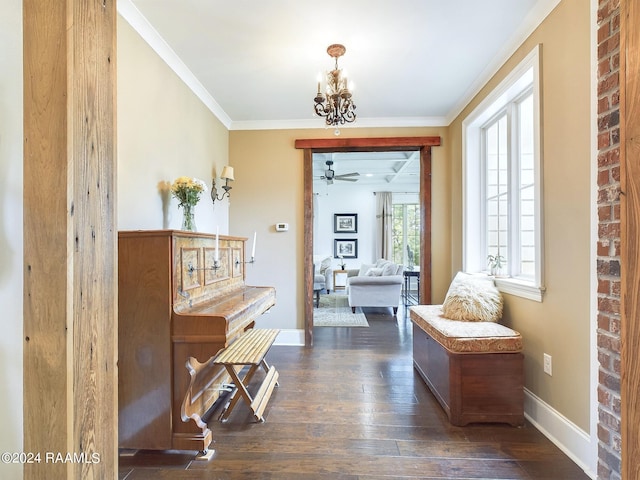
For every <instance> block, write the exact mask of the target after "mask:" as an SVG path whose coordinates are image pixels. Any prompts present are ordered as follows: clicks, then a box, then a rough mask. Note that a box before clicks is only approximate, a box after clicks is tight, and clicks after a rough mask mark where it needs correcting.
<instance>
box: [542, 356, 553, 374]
mask: <svg viewBox="0 0 640 480" xmlns="http://www.w3.org/2000/svg"><path fill="white" fill-rule="evenodd" d="M543 358H544V362H543V368H544V373H546V374H547V375H549V376H551V372H552V370H551V355H549V354H548V353H545V354H544V357H543Z"/></svg>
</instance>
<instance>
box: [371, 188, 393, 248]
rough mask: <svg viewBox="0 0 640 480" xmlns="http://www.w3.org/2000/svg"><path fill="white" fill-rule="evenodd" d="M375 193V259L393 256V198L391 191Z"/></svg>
mask: <svg viewBox="0 0 640 480" xmlns="http://www.w3.org/2000/svg"><path fill="white" fill-rule="evenodd" d="M375 195H376V259H377V258H385V259H387V260H390V259H391V258H393V246H392V241H393V221H392V220H393V201H392V200H393V198H392V193H391V192H375Z"/></svg>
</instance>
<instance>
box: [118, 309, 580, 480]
mask: <svg viewBox="0 0 640 480" xmlns="http://www.w3.org/2000/svg"><path fill="white" fill-rule="evenodd" d="M365 313H366V314H367V319H368V321H369V324H370V327H369V328H363V327H356V328H329V327H316V329H315V331H314V340H315V346H314V347H313V348H310V349H307V348H304V347H285V346H274V347H273V348H272V349H271V351H270V352H269V355H268V357H267V361H269V363H270V364H272V365H274V366H276V368H277V369H278V371H279V372H280V380H279V383H280V387H279V388H277V389H276V391H275V392H274V394H273V396H272V397H271V400H270V402H269V406H268V407H267V410H266V412H265V418H266V422H265V423H253V420H252V416H251V414H250V412H249V409H248V408H247V407H246V405H244V403H242V402H241V403H240V404H239V405H238V406H237V408H236V409H235V411H234V412H233V413H232V415H231V417H230V418H229V421H228V422H227V423H224V424H221V423H218V422H217V421H212V422H210V426H211V425H212V430H213V436H214V441H215V443H214V444H213V445H212V448H214V449H215V454H214V456H213V458H212V459H211V460H210V461H208V462H207V461H202V460H194V456H195V452H173V451H172V452H148V451H139V452H136V453H135V454H134V455H121V456H120V471H119V478H120V479H127V480H138V479H274V480H294V479H295V480H298V479H304V480H316V479H317V480H329V479H331V480H381V479H398V480H400V479H418V478H420V479H472V478H474V479H477V478H483V479H546V480H552V479H558V480H570V479H576V480H577V479H588V478H589V477H588V476H587V475H586V474H585V473H584V472H583V471H582V470H581V469H580V468H579V467H578V466H576V465H575V464H574V463H573V462H572V461H571V460H569V458H568V457H566V456H565V455H564V454H563V453H562V452H561V451H560V450H559V449H558V448H557V447H555V446H554V445H553V444H552V443H551V442H550V441H549V440H547V439H546V438H545V437H544V436H543V435H542V434H541V433H540V432H539V431H538V430H536V429H535V428H534V427H532V426H531V425H530V424H529V423H527V424H526V425H525V426H524V427H522V428H514V427H511V426H508V425H497V424H495V425H494V424H490V425H469V426H466V427H453V426H451V425H450V424H449V422H448V420H447V417H446V415H445V414H444V412H443V410H442V408H441V407H440V405H439V404H438V403H437V402H436V400H435V399H434V397H433V396H432V395H431V393H430V392H429V390H428V389H427V387H426V386H425V384H424V383H423V381H422V379H421V378H420V377H419V376H418V375H417V373H416V372H415V371H414V369H413V365H412V343H411V342H412V339H411V322H410V321H409V320H408V319H405V316H404V312H403V311H402V308H401V309H400V310H399V311H398V316H397V318H396V317H393V316H392V315H391V310H390V309H365ZM263 375H264V373H263V372H262V371H260V373H259V374H256V380H257V381H259V380H261V378H262V376H263ZM214 414H215V415H216V418H217V413H216V412H214Z"/></svg>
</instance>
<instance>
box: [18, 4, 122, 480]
mask: <svg viewBox="0 0 640 480" xmlns="http://www.w3.org/2000/svg"><path fill="white" fill-rule="evenodd" d="M116 18H117V17H116V4H115V0H65V1H60V2H57V1H50V0H24V2H23V29H24V33H23V35H24V340H23V342H24V451H25V452H34V453H38V454H40V455H41V461H40V462H39V463H32V464H27V465H25V467H24V478H25V479H34V478H43V479H44V478H46V479H58V478H60V479H61V478H64V479H78V480H79V479H88V478H117V475H118V464H117V462H118V459H117V431H116V430H117V427H116V425H117V371H116V359H117V341H116V339H117V336H116V335H117V331H118V329H117V312H116V305H117V271H116V265H117V264H116V245H117V243H116V235H117V231H116V211H115V188H116V187H115V179H116V158H115V153H116V146H115V137H116V128H115V84H116V68H115V52H116ZM58 454H59V455H61V456H57V455H58ZM51 455H55V456H56V458H51V457H50V456H51ZM55 460H57V461H55Z"/></svg>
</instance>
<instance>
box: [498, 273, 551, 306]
mask: <svg viewBox="0 0 640 480" xmlns="http://www.w3.org/2000/svg"><path fill="white" fill-rule="evenodd" d="M494 281H495V283H496V287H498V290H500V292H502V293H508V294H509V295H515V296H517V297H522V298H526V299H529V300H534V301H536V302H542V295H543V294H544V290H545V289H544V287H537V286H535V285H534V284H533V283H531V282H525V281H522V280H517V279H515V278H510V277H495V278H494Z"/></svg>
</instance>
